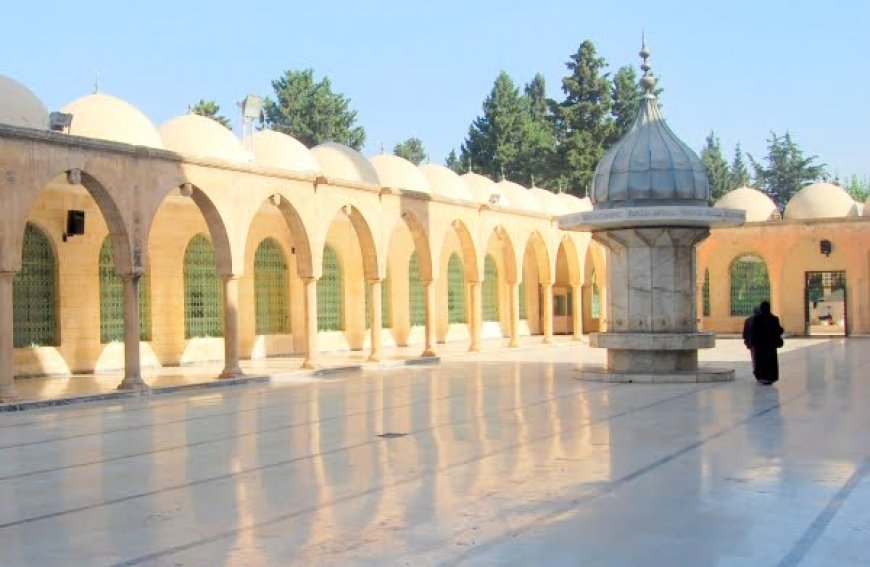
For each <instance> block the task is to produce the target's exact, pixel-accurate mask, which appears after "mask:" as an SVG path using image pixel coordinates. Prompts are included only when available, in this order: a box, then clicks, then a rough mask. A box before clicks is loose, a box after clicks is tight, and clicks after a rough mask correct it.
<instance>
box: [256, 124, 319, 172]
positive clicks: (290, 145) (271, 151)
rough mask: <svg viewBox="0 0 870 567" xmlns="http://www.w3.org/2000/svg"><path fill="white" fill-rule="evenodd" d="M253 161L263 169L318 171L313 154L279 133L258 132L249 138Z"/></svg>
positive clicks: (269, 131) (297, 142) (270, 131)
mask: <svg viewBox="0 0 870 567" xmlns="http://www.w3.org/2000/svg"><path fill="white" fill-rule="evenodd" d="M251 149H252V150H253V152H254V161H255V162H256V163H257V165H260V166H263V167H274V168H275V169H286V170H288V171H304V172H306V173H316V172H318V171H319V170H320V167H319V166H318V165H317V160H316V159H315V158H314V154H312V153H311V151H310V150H309V149H308V148H306V147H305V145H304V144H303V143H302V142H300V141H298V140H296V139H295V138H292V137H290V136H288V135H287V134H282V133H281V132H276V131H274V130H260V131H259V132H256V133H254V135H253V136H251Z"/></svg>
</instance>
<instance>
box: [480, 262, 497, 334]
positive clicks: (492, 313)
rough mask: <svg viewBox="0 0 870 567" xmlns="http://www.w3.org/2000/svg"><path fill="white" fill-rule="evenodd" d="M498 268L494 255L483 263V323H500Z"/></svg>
mask: <svg viewBox="0 0 870 567" xmlns="http://www.w3.org/2000/svg"><path fill="white" fill-rule="evenodd" d="M498 284H499V280H498V266H497V265H496V263H495V258H493V257H492V254H487V255H486V258H485V259H484V261H483V288H482V293H483V321H484V322H498V321H499V320H500V319H499V293H498V291H499V285H498Z"/></svg>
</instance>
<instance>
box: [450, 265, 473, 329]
mask: <svg viewBox="0 0 870 567" xmlns="http://www.w3.org/2000/svg"><path fill="white" fill-rule="evenodd" d="M447 320H448V322H450V323H465V322H467V321H468V319H467V315H466V312H465V268H464V267H463V266H462V260H460V259H459V256H458V255H457V254H451V255H450V260H448V262H447Z"/></svg>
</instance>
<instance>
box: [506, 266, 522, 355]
mask: <svg viewBox="0 0 870 567" xmlns="http://www.w3.org/2000/svg"><path fill="white" fill-rule="evenodd" d="M508 300H509V301H510V306H509V307H510V309H508V315H509V316H510V340H508V347H510V348H516V347H518V346H520V286H518V285H517V283H516V282H509V283H508Z"/></svg>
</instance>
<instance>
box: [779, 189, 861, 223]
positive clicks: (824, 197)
mask: <svg viewBox="0 0 870 567" xmlns="http://www.w3.org/2000/svg"><path fill="white" fill-rule="evenodd" d="M783 216H784V217H785V218H786V219H788V220H799V219H825V218H836V217H856V216H858V209H857V207H856V206H855V201H853V200H852V197H851V196H849V194H848V193H846V191H844V190H843V189H842V188H840V187H837V186H836V185H834V184H832V183H813V184H811V185H807V186H806V187H804V188H803V189H801V190H800V191H798V192H797V193H795V194H794V196H793V197H792V198H791V199H790V200H789V202H788V204H787V205H786V207H785V214H784V215H783Z"/></svg>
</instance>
